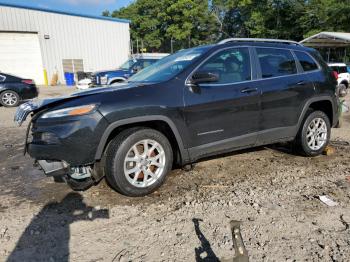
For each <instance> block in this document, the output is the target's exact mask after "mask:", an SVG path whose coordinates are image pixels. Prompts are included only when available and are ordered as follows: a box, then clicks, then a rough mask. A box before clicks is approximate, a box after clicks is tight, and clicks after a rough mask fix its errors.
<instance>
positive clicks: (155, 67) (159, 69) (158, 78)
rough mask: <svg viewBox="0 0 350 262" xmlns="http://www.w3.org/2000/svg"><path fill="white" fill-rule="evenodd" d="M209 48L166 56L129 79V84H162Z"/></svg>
mask: <svg viewBox="0 0 350 262" xmlns="http://www.w3.org/2000/svg"><path fill="white" fill-rule="evenodd" d="M208 49H209V46H203V47H197V48H192V49H186V50H181V51H179V52H177V53H175V54H173V55H170V56H167V57H165V58H163V59H161V60H159V61H158V62H156V63H154V64H152V65H151V66H149V67H147V68H145V69H144V70H142V71H140V72H139V73H137V74H136V75H134V76H132V77H131V78H129V82H164V81H167V80H169V79H171V78H173V77H174V76H176V75H177V74H179V73H180V72H182V71H183V70H184V69H186V68H187V67H188V66H189V65H190V64H192V63H193V62H194V61H195V60H196V59H198V58H199V57H200V56H201V55H202V54H204V53H205V52H206V51H207V50H208Z"/></svg>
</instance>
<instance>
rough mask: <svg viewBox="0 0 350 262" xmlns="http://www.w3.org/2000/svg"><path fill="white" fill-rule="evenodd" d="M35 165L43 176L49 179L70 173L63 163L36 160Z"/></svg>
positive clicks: (68, 167) (66, 165)
mask: <svg viewBox="0 0 350 262" xmlns="http://www.w3.org/2000/svg"><path fill="white" fill-rule="evenodd" d="M36 163H37V164H38V165H39V166H40V169H41V170H43V171H44V173H45V175H47V176H50V177H59V176H65V175H67V174H68V173H69V171H70V166H69V164H68V163H67V162H65V161H47V160H37V161H36Z"/></svg>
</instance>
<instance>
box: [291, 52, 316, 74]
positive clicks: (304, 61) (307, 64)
mask: <svg viewBox="0 0 350 262" xmlns="http://www.w3.org/2000/svg"><path fill="white" fill-rule="evenodd" d="M294 53H295V55H296V57H297V58H298V60H299V62H300V64H301V66H302V67H303V70H304V71H305V72H308V71H313V70H317V69H318V65H317V64H316V62H315V60H314V59H312V58H311V57H310V55H308V54H306V53H304V52H298V51H295V52H294Z"/></svg>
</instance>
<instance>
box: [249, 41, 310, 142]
mask: <svg viewBox="0 0 350 262" xmlns="http://www.w3.org/2000/svg"><path fill="white" fill-rule="evenodd" d="M256 54H257V56H256V57H257V59H258V63H257V64H258V65H259V67H260V69H259V71H260V80H259V81H258V82H259V84H260V86H261V92H262V94H261V119H260V132H259V136H258V143H257V144H267V143H272V142H275V141H279V140H285V139H287V138H291V137H293V136H295V132H296V131H297V124H298V120H299V116H300V113H301V110H302V106H303V104H304V103H305V101H306V100H307V98H309V97H311V96H312V95H313V93H314V86H313V83H312V81H311V80H310V78H309V77H308V76H307V74H302V72H301V71H300V70H301V69H300V67H299V68H298V64H297V62H296V60H295V58H294V55H293V53H292V51H291V50H288V49H279V48H266V47H258V48H256Z"/></svg>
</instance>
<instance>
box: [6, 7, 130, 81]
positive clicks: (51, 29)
mask: <svg viewBox="0 0 350 262" xmlns="http://www.w3.org/2000/svg"><path fill="white" fill-rule="evenodd" d="M129 23H130V21H128V20H123V19H114V18H109V17H103V16H90V15H80V14H75V13H67V12H61V11H54V10H51V9H40V8H33V7H28V6H21V5H13V4H3V3H0V71H1V72H4V73H9V74H14V75H18V76H21V77H25V78H31V79H34V80H35V82H36V83H37V84H44V83H45V77H44V75H45V72H47V77H48V81H49V83H50V79H51V78H52V76H53V74H54V73H55V72H57V73H58V76H59V82H61V83H64V72H72V71H74V72H78V71H85V72H91V71H96V70H104V69H113V68H116V67H117V66H119V65H121V64H122V63H123V62H125V61H126V60H127V58H128V56H129V50H130V47H129V44H130V32H129Z"/></svg>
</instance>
